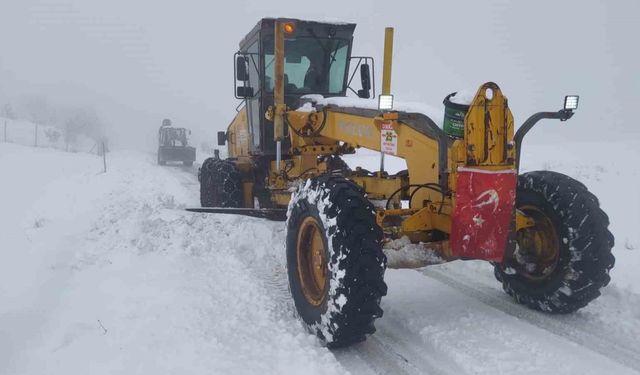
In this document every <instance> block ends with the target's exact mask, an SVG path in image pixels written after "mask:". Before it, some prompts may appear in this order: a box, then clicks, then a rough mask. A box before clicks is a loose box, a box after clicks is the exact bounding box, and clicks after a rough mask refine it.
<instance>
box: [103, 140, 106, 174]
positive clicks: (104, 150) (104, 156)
mask: <svg viewBox="0 0 640 375" xmlns="http://www.w3.org/2000/svg"><path fill="white" fill-rule="evenodd" d="M102 162H103V164H104V173H107V150H106V148H105V147H104V141H102Z"/></svg>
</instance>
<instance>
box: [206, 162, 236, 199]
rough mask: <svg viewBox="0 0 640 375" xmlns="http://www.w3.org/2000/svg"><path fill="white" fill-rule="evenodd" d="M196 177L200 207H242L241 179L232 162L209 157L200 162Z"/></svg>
mask: <svg viewBox="0 0 640 375" xmlns="http://www.w3.org/2000/svg"><path fill="white" fill-rule="evenodd" d="M198 179H199V180H200V204H201V205H202V207H242V203H243V202H242V201H243V196H242V180H241V179H240V172H239V171H238V168H237V167H236V166H235V164H234V163H233V162H231V161H229V160H220V159H214V158H209V159H207V160H205V161H204V163H202V167H201V168H200V173H199V175H198Z"/></svg>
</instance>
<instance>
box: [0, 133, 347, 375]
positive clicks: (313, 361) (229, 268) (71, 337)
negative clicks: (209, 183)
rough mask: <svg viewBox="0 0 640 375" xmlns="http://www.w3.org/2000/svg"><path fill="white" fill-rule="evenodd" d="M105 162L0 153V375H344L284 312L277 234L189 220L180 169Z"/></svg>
mask: <svg viewBox="0 0 640 375" xmlns="http://www.w3.org/2000/svg"><path fill="white" fill-rule="evenodd" d="M109 156H110V158H109V159H108V164H109V172H108V173H106V174H100V173H98V172H99V171H100V169H101V164H100V163H101V160H100V159H99V158H97V157H95V156H91V155H83V154H70V153H64V152H58V151H54V150H49V149H40V148H38V149H34V148H30V147H22V146H17V145H10V144H0V174H1V175H2V181H3V185H2V191H3V194H2V195H1V196H0V207H3V210H2V212H1V216H0V219H1V220H2V222H1V223H0V224H2V225H0V231H2V232H1V236H0V238H2V246H0V249H1V250H0V256H1V257H2V259H3V262H0V267H1V268H0V316H2V317H3V318H2V320H0V332H2V335H0V349H1V350H0V353H2V354H0V359H1V360H0V373H3V374H5V373H19V374H43V373H54V374H87V373H91V374H113V373H141V374H149V373H155V374H158V373H185V374H197V373H202V374H205V373H206V374H210V373H218V374H231V373H233V374H256V373H265V374H267V373H273V374H276V373H277V374H299V373H308V374H334V373H343V372H344V370H343V369H342V368H341V366H340V365H339V364H338V363H337V362H336V360H335V358H334V357H333V356H332V355H331V354H330V352H329V351H328V350H327V349H325V348H322V347H321V346H320V345H319V343H318V341H317V340H316V338H315V337H313V336H311V335H309V334H308V333H306V331H305V330H304V329H303V328H302V326H301V325H300V323H299V322H298V320H297V319H296V317H295V315H294V313H293V305H292V302H290V298H289V296H288V290H287V287H286V272H285V270H284V266H283V264H284V260H283V257H284V252H283V251H282V248H283V242H282V237H283V234H282V231H283V228H282V225H281V224H277V225H271V223H266V224H263V223H262V222H261V221H258V220H252V219H246V218H242V217H233V216H227V217H217V216H207V215H198V214H192V213H187V212H185V211H184V210H183V208H184V207H185V206H195V205H197V204H198V195H197V191H198V188H197V181H195V176H194V175H193V174H191V173H189V171H188V170H187V169H182V168H172V167H159V166H156V165H154V162H155V158H154V156H153V155H145V154H140V153H133V152H118V153H113V154H109ZM25 170H28V171H29V172H30V173H24V171H25Z"/></svg>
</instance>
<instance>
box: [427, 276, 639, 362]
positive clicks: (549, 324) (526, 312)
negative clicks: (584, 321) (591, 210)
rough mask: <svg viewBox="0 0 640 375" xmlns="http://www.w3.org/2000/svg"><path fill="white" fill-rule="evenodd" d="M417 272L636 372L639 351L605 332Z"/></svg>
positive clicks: (476, 286) (464, 280) (458, 280)
mask: <svg viewBox="0 0 640 375" xmlns="http://www.w3.org/2000/svg"><path fill="white" fill-rule="evenodd" d="M418 272H420V273H422V274H423V275H425V276H427V277H430V278H432V279H434V280H437V281H439V282H441V283H443V284H445V285H447V286H449V287H451V288H453V289H456V290H458V291H459V292H461V293H463V294H465V295H467V296H469V297H471V298H473V299H476V300H478V301H480V302H482V303H484V304H486V305H488V306H490V307H493V308H495V309H497V310H500V311H502V312H504V313H506V314H509V315H511V316H513V317H515V318H518V319H520V320H523V321H526V322H528V323H530V324H532V325H534V326H536V327H538V328H541V329H544V330H546V331H548V332H550V333H552V334H554V335H556V336H560V337H562V338H564V339H567V340H569V341H572V342H574V343H576V344H578V345H580V346H583V347H585V348H587V349H590V350H592V351H594V352H597V353H599V354H601V355H603V356H605V357H607V358H609V359H611V360H613V361H614V362H618V363H620V364H622V365H624V366H627V367H629V368H632V369H634V370H636V371H640V351H638V350H635V349H633V348H630V347H627V346H624V345H621V344H620V343H618V342H616V341H614V340H611V339H609V338H608V332H607V331H605V330H603V331H600V332H597V331H596V330H594V329H593V328H591V329H590V327H587V326H581V325H580V324H576V323H574V322H571V321H562V320H560V319H561V318H562V317H555V316H551V315H546V314H543V313H541V312H538V311H534V310H530V309H528V308H527V307H525V306H522V305H519V304H517V303H516V302H515V301H511V300H510V297H508V296H506V295H505V294H503V293H502V292H501V291H498V290H496V289H493V288H491V287H488V286H485V285H482V284H480V283H477V282H474V281H473V280H471V279H469V278H468V277H466V276H464V275H462V274H459V273H457V272H456V273H455V278H454V277H452V276H451V274H452V273H451V272H449V271H447V272H446V273H445V272H443V271H440V270H436V269H433V268H424V269H420V270H418ZM507 298H509V299H507Z"/></svg>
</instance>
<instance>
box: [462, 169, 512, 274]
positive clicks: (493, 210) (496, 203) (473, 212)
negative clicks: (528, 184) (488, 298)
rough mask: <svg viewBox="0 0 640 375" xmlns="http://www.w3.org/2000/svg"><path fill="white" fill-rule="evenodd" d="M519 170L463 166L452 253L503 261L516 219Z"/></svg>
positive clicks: (464, 256) (463, 256)
mask: <svg viewBox="0 0 640 375" xmlns="http://www.w3.org/2000/svg"><path fill="white" fill-rule="evenodd" d="M516 184H517V172H516V171H515V170H513V169H508V170H501V171H487V170H481V169H471V168H459V169H458V180H457V184H456V193H455V194H456V195H455V199H456V200H455V208H454V212H453V219H452V223H451V238H450V239H451V251H452V255H453V256H456V257H461V258H472V259H482V260H488V261H492V262H502V259H503V257H504V253H505V249H506V247H507V237H508V236H509V230H510V228H511V222H512V220H513V212H514V204H515V198H516Z"/></svg>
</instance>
